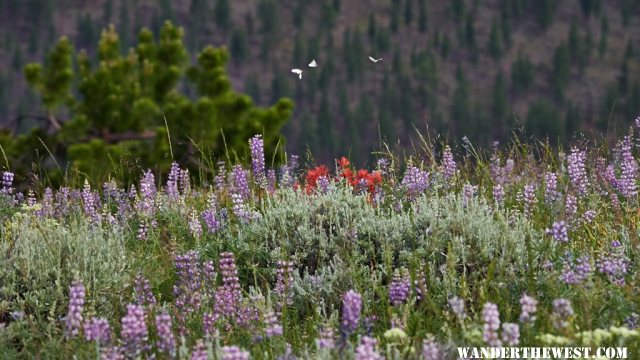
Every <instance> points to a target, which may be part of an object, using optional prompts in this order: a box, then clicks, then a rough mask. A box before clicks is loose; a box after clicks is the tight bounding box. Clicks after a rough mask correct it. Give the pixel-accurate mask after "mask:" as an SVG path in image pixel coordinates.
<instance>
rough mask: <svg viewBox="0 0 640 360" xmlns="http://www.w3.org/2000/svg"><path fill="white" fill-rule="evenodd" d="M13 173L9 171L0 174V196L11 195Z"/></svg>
mask: <svg viewBox="0 0 640 360" xmlns="http://www.w3.org/2000/svg"><path fill="white" fill-rule="evenodd" d="M13 177H14V175H13V173H12V172H11V171H3V172H2V189H0V194H1V195H11V194H13V187H12V186H13Z"/></svg>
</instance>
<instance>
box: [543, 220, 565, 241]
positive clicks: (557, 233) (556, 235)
mask: <svg viewBox="0 0 640 360" xmlns="http://www.w3.org/2000/svg"><path fill="white" fill-rule="evenodd" d="M546 233H547V235H551V236H552V237H553V239H554V240H555V241H558V242H561V243H566V242H569V235H568V233H567V224H566V223H565V222H564V221H557V222H554V223H553V225H552V226H551V229H547V230H546Z"/></svg>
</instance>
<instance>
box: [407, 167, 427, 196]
mask: <svg viewBox="0 0 640 360" xmlns="http://www.w3.org/2000/svg"><path fill="white" fill-rule="evenodd" d="M401 184H402V186H403V187H404V188H405V189H406V191H407V196H408V197H409V199H414V198H416V197H418V196H419V195H420V194H422V193H423V192H424V191H426V190H427V188H429V172H428V171H423V170H420V169H418V168H417V167H415V166H412V165H411V166H409V167H407V171H406V172H405V173H404V177H403V178H402V182H401Z"/></svg>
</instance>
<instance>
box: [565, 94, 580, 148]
mask: <svg viewBox="0 0 640 360" xmlns="http://www.w3.org/2000/svg"><path fill="white" fill-rule="evenodd" d="M564 125H565V134H566V140H567V141H569V140H571V138H572V137H573V135H575V133H576V131H578V130H579V128H580V109H579V108H578V107H577V106H575V105H574V104H573V103H569V105H568V107H567V115H566V117H565V121H564Z"/></svg>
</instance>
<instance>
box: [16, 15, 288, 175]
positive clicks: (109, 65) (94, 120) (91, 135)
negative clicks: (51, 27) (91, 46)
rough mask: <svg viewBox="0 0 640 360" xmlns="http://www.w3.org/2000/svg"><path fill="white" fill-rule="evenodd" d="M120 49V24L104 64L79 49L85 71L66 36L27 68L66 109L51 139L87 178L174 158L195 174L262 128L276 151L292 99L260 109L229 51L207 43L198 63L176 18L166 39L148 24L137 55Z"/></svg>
mask: <svg viewBox="0 0 640 360" xmlns="http://www.w3.org/2000/svg"><path fill="white" fill-rule="evenodd" d="M120 49H121V47H120V44H119V37H118V34H117V33H116V31H115V29H114V28H113V27H111V28H109V29H108V30H105V31H103V33H102V37H101V39H100V43H99V46H98V51H97V61H91V59H90V58H89V57H88V56H87V55H86V54H84V53H80V54H78V56H77V63H78V71H77V72H74V68H73V66H72V64H73V63H72V59H73V54H74V51H73V48H72V46H71V44H70V43H69V41H68V40H66V39H64V38H63V39H62V40H61V41H60V42H59V43H58V44H57V45H56V47H55V48H54V50H53V52H52V53H51V55H49V58H48V60H47V62H46V64H45V65H44V66H42V65H40V64H30V65H28V66H27V67H26V68H25V75H26V77H27V80H28V82H29V84H30V85H31V86H32V87H33V88H34V89H35V90H36V91H37V93H38V94H39V96H40V97H41V98H42V102H43V104H44V105H45V106H46V108H47V109H48V111H49V113H50V114H54V113H55V112H56V109H58V108H64V109H65V110H66V111H65V112H62V113H68V114H69V118H67V119H65V120H64V121H61V127H60V130H59V131H58V132H56V133H55V135H54V136H53V137H52V138H49V139H47V142H49V143H51V145H52V146H51V148H52V149H55V151H56V153H57V155H59V156H60V157H61V158H66V159H69V160H71V161H72V162H73V163H74V166H75V168H76V169H77V170H79V171H81V172H82V173H84V174H85V175H86V176H89V177H91V178H93V179H94V180H98V181H102V180H104V179H105V177H106V176H108V174H110V173H111V171H112V170H113V169H114V168H117V167H120V166H124V165H125V164H129V165H126V166H129V167H130V168H127V171H126V172H125V173H124V174H123V176H127V177H128V178H129V179H132V178H136V177H137V176H138V174H139V171H140V170H141V169H146V168H147V167H153V168H156V169H159V170H162V171H166V170H168V169H169V167H170V163H171V161H172V157H173V159H175V160H176V161H178V162H180V163H181V165H182V166H187V167H189V168H191V169H193V170H194V172H192V173H197V170H203V171H205V172H206V171H208V170H210V169H207V168H203V167H202V163H201V160H200V159H201V157H202V155H203V154H207V156H209V155H210V156H212V157H213V158H216V157H221V156H223V155H224V154H225V151H226V149H228V150H229V151H230V152H231V154H233V153H235V154H237V155H238V156H242V157H244V156H245V154H247V151H248V145H247V139H248V138H249V137H250V136H252V135H254V134H257V133H262V134H263V136H264V139H265V145H266V146H267V149H270V151H273V150H274V149H275V145H276V143H277V142H278V141H281V135H280V128H281V127H282V125H283V124H284V122H285V121H286V119H287V118H288V117H289V116H290V113H291V108H292V104H291V102H290V101H289V100H286V99H279V100H278V102H277V103H276V104H275V105H274V106H272V107H270V108H265V109H263V108H257V107H255V106H254V105H253V102H252V100H251V98H250V97H248V96H246V95H242V94H238V93H236V92H234V91H233V89H232V88H231V82H230V80H229V78H228V76H227V74H226V71H225V65H226V63H227V61H228V54H227V52H226V50H224V48H222V49H216V48H213V47H207V48H205V49H203V50H202V51H201V52H200V53H199V54H198V56H197V61H196V63H195V64H189V61H188V59H189V54H188V52H187V51H186V49H185V47H184V43H183V32H182V29H180V28H177V27H175V26H173V25H172V24H171V23H169V22H167V23H165V25H164V26H163V27H162V30H161V32H160V36H159V38H158V39H157V40H154V37H153V34H152V33H151V31H149V30H142V31H141V32H140V35H139V37H138V44H137V46H136V47H135V49H134V51H133V52H131V53H128V54H127V55H123V53H122V52H121V50H120ZM94 63H97V65H93V64H94ZM182 81H188V83H189V84H190V85H191V86H193V87H194V88H195V91H196V96H195V99H193V100H192V99H190V98H188V97H186V96H185V95H183V94H181V93H180V92H179V85H180V83H181V82H182ZM73 84H77V90H76V91H77V95H74V94H75V93H76V91H73V92H72V86H73ZM165 119H166V126H165ZM167 130H168V131H169V133H167ZM169 136H170V138H171V147H170V146H169V142H168V138H169ZM223 139H224V140H223ZM171 149H172V151H170V150H171ZM268 151H269V150H268ZM98 164H99V165H98ZM135 164H138V165H135ZM96 165H98V166H96Z"/></svg>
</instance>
